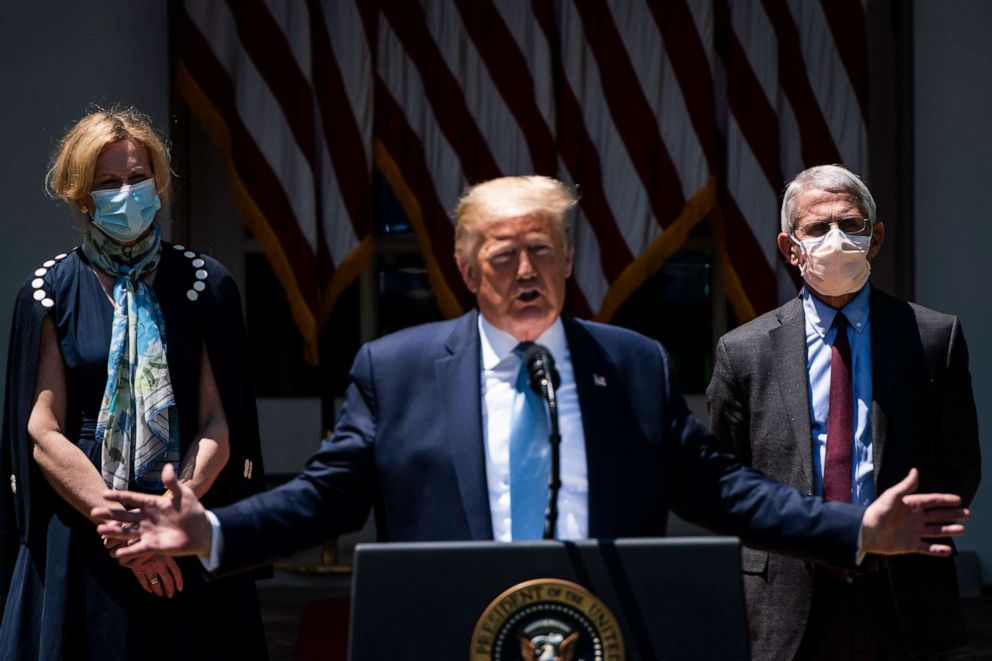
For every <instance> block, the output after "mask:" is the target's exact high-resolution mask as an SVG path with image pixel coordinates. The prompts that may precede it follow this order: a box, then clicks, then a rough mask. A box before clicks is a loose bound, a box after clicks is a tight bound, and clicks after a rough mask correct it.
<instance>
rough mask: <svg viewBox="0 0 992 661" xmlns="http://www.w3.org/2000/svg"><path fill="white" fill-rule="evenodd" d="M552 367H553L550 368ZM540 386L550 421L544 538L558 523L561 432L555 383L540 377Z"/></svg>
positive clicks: (551, 536) (550, 537) (549, 537)
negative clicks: (549, 461) (549, 455)
mask: <svg viewBox="0 0 992 661" xmlns="http://www.w3.org/2000/svg"><path fill="white" fill-rule="evenodd" d="M552 369H553V368H552ZM541 386H542V387H543V390H544V392H545V394H546V395H547V402H548V418H549V419H550V421H551V424H550V427H551V433H550V435H549V436H548V440H549V441H550V443H551V475H550V476H549V478H548V508H547V509H546V510H545V511H544V539H554V538H555V527H556V526H557V525H558V490H559V489H560V488H561V450H560V446H561V434H560V433H559V432H558V399H557V398H556V396H555V384H554V382H553V381H552V380H551V379H548V378H542V379H541Z"/></svg>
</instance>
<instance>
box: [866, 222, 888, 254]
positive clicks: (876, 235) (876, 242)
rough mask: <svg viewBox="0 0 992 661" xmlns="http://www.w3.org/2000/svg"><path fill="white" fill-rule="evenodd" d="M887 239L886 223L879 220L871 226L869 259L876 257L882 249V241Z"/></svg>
mask: <svg viewBox="0 0 992 661" xmlns="http://www.w3.org/2000/svg"><path fill="white" fill-rule="evenodd" d="M884 241H885V223H883V222H882V221H880V220H878V221H876V222H875V226H874V227H872V228H871V246H870V247H869V248H868V259H874V258H875V255H877V254H878V253H879V252H880V251H881V250H882V243H883V242H884Z"/></svg>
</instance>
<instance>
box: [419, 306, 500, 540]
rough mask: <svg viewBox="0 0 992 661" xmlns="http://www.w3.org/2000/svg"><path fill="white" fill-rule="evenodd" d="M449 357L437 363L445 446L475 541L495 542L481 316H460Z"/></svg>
mask: <svg viewBox="0 0 992 661" xmlns="http://www.w3.org/2000/svg"><path fill="white" fill-rule="evenodd" d="M445 348H446V349H447V350H448V355H447V356H444V357H442V358H438V359H437V360H436V361H435V362H434V373H435V376H436V377H437V387H438V394H439V396H440V401H441V404H442V407H441V410H443V411H444V415H445V418H446V422H447V434H446V442H447V444H448V451H449V452H450V453H451V458H452V461H453V463H454V466H455V475H457V477H458V489H459V491H460V493H461V497H462V505H463V507H464V508H465V518H466V520H467V521H468V526H469V531H470V533H471V536H472V539H492V538H493V529H492V515H491V514H490V512H489V491H488V488H487V482H486V456H485V450H484V448H483V435H482V387H481V382H480V375H479V374H480V373H479V369H480V365H481V358H480V345H479V330H478V313H477V312H471V313H469V314H467V315H465V316H463V317H461V318H460V319H459V320H458V322H457V324H456V326H455V328H454V330H453V331H452V333H451V335H450V336H449V337H448V340H447V342H446V343H445Z"/></svg>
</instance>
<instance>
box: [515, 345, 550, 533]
mask: <svg viewBox="0 0 992 661" xmlns="http://www.w3.org/2000/svg"><path fill="white" fill-rule="evenodd" d="M528 346H530V343H529V342H524V343H521V344H518V345H517V346H516V348H514V350H513V353H515V354H517V356H519V357H520V358H521V359H522V358H523V354H524V351H526V350H527V347H528ZM514 390H515V391H516V392H515V394H514V396H513V414H512V419H511V420H510V525H511V531H512V535H513V539H514V540H521V539H541V537H542V535H543V532H544V509H545V507H546V505H547V502H548V478H549V476H550V473H551V447H550V445H549V443H548V433H549V432H548V415H547V411H546V409H545V406H544V401H543V400H542V399H541V397H540V396H539V395H538V394H537V393H536V392H534V391H533V390H531V388H530V385H529V384H528V378H527V366H526V365H524V364H523V360H521V362H520V372H519V373H518V374H517V382H516V384H515V386H514Z"/></svg>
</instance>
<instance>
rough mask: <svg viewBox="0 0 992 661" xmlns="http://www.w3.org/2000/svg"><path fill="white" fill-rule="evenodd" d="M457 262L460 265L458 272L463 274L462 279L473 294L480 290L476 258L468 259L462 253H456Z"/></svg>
mask: <svg viewBox="0 0 992 661" xmlns="http://www.w3.org/2000/svg"><path fill="white" fill-rule="evenodd" d="M455 264H457V265H458V272H459V273H461V274H462V281H464V282H465V286H466V287H468V290H469V291H470V292H472V293H473V294H477V293H478V292H479V269H478V267H477V266H476V264H475V262H474V260H471V259H466V258H464V257H462V256H461V255H455Z"/></svg>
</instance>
